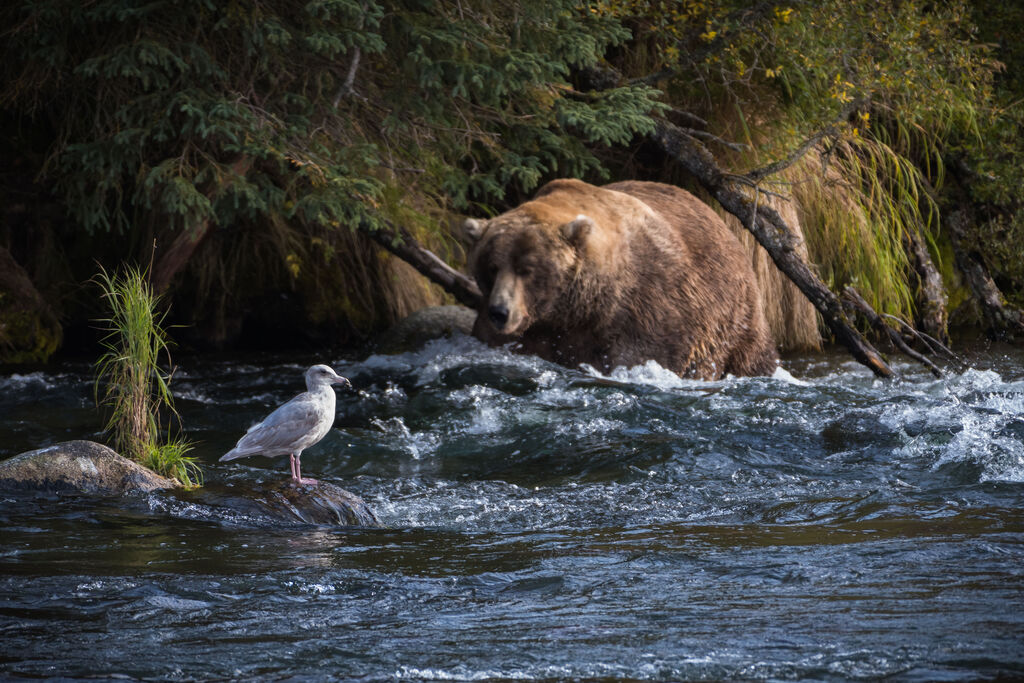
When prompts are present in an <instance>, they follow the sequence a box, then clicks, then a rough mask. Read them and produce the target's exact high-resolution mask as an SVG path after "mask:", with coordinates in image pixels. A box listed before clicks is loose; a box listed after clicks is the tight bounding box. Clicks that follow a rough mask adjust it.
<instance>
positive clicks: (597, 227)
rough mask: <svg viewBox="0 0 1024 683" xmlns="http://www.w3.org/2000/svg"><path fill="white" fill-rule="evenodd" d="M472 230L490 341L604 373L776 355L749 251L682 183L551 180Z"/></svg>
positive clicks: (754, 370)
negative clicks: (598, 184)
mask: <svg viewBox="0 0 1024 683" xmlns="http://www.w3.org/2000/svg"><path fill="white" fill-rule="evenodd" d="M466 229H467V232H468V233H469V234H470V235H471V236H472V237H475V238H476V239H477V243H476V245H475V247H474V249H473V253H472V255H471V258H470V262H471V266H472V268H473V274H474V275H475V277H476V280H477V282H478V283H479V285H480V288H481V290H482V292H483V303H482V305H481V307H480V310H479V311H478V312H477V319H476V324H475V325H474V328H473V333H474V335H476V336H477V337H479V338H480V339H483V340H484V341H486V342H488V343H490V344H504V343H507V342H515V343H516V348H519V349H520V350H522V351H524V352H526V353H533V354H536V355H538V356H540V357H542V358H545V359H547V360H550V361H554V362H556V363H560V364H562V365H568V366H572V367H575V366H578V365H579V364H581V363H586V364H589V365H592V366H594V367H595V368H597V369H599V370H601V371H603V372H607V371H608V370H610V369H611V368H614V367H616V366H625V367H632V366H635V365H639V364H641V363H644V362H646V361H648V360H654V361H657V362H658V363H659V364H661V365H662V366H663V367H666V368H669V369H671V370H673V371H675V372H677V373H679V374H680V375H682V376H684V377H694V378H701V379H717V378H719V377H722V376H723V375H726V374H733V375H765V374H771V373H772V372H773V371H774V369H775V367H776V365H777V360H778V356H777V354H776V351H775V345H774V343H773V341H772V338H771V335H770V333H769V330H768V326H767V324H766V322H765V317H764V313H763V312H762V310H761V303H760V294H759V291H758V285H757V281H756V279H755V277H754V272H753V270H752V268H751V266H750V259H749V257H748V255H747V254H746V252H745V251H744V249H743V247H742V246H741V245H740V243H739V241H738V240H737V239H736V237H735V236H734V235H733V234H732V232H731V231H730V230H729V229H728V228H727V227H726V225H725V223H724V222H723V221H722V219H721V218H719V217H718V216H717V215H716V214H715V212H714V211H712V210H711V208H710V207H708V206H707V205H706V204H704V203H703V202H701V201H700V200H699V199H697V198H696V197H694V196H693V195H692V194H690V193H689V192H686V191H685V190H682V189H680V188H678V187H673V186H671V185H663V184H660V183H650V182H639V181H627V182H620V183H614V184H611V185H605V186H604V187H595V186H593V185H589V184H587V183H584V182H582V181H579V180H570V179H565V180H555V181H553V182H550V183H548V184H547V185H545V186H544V187H542V188H541V189H540V190H539V191H538V192H537V195H536V197H534V198H533V199H532V200H531V201H528V202H526V203H524V204H522V205H520V206H518V207H516V208H515V209H513V210H511V211H509V212H507V213H504V214H501V215H500V216H497V217H495V218H493V219H491V220H488V221H474V220H469V221H467V223H466Z"/></svg>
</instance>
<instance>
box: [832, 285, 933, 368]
mask: <svg viewBox="0 0 1024 683" xmlns="http://www.w3.org/2000/svg"><path fill="white" fill-rule="evenodd" d="M843 294H844V297H845V301H846V303H847V304H848V305H849V306H850V307H851V308H852V309H854V310H856V311H858V312H859V313H860V314H861V315H863V316H864V318H865V319H866V320H867V321H868V324H869V325H871V327H873V328H874V329H875V331H876V332H878V334H880V335H881V336H883V337H885V338H886V339H888V340H889V341H890V342H892V345H893V346H895V347H896V348H897V349H899V350H900V351H901V352H902V353H904V354H906V355H907V356H910V357H911V358H913V359H914V360H916V361H917V362H918V363H920V364H921V365H923V366H925V367H926V368H928V371H929V372H931V373H932V374H933V375H935V376H936V377H938V378H940V379H941V378H942V370H939V368H938V367H937V366H936V365H935V363H933V362H931V361H930V360H928V359H927V358H925V357H924V356H923V355H921V354H920V353H918V352H917V351H915V350H914V349H912V348H910V347H909V346H907V343H906V342H905V341H903V337H901V336H900V333H899V332H897V331H896V330H894V329H893V328H892V327H890V326H889V325H887V324H886V323H885V320H883V319H882V316H880V315H878V313H876V312H875V310H874V309H873V308H871V306H870V305H868V302H867V301H865V300H864V297H862V296H861V295H860V292H858V291H857V290H856V289H854V288H853V287H847V288H846V290H845V291H844V292H843Z"/></svg>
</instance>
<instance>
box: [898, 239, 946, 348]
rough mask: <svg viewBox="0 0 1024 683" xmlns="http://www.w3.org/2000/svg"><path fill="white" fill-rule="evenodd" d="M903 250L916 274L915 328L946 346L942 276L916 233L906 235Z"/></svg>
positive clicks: (922, 240)
mask: <svg viewBox="0 0 1024 683" xmlns="http://www.w3.org/2000/svg"><path fill="white" fill-rule="evenodd" d="M905 246H906V249H907V255H908V256H909V257H910V265H911V267H912V268H913V269H914V273H916V274H917V284H918V287H917V307H918V318H919V320H918V325H919V326H920V328H921V330H922V331H923V332H925V333H926V334H929V335H931V336H932V337H935V338H936V339H938V340H939V341H941V342H942V343H943V344H948V343H949V332H948V324H949V318H948V316H947V314H946V303H947V299H946V289H945V287H943V286H942V275H941V273H939V269H938V268H936V267H935V262H934V261H932V257H931V255H930V254H929V253H928V246H927V245H926V244H925V242H924V239H922V237H921V235H920V233H918V232H912V233H910V234H908V235H907V236H906V238H905Z"/></svg>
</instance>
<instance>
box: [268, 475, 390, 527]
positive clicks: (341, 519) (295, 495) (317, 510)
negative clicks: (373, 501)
mask: <svg viewBox="0 0 1024 683" xmlns="http://www.w3.org/2000/svg"><path fill="white" fill-rule="evenodd" d="M265 491H266V496H265V497H264V498H262V499H261V500H260V501H259V502H260V504H261V505H262V506H263V507H264V509H265V510H266V511H267V512H269V513H271V514H274V515H276V516H278V517H280V518H281V519H283V520H293V521H300V522H305V523H306V524H340V525H342V526H380V522H379V521H378V520H377V516H376V515H375V514H373V511H372V510H371V509H370V508H369V507H368V506H367V505H366V503H364V502H363V499H362V498H360V497H359V496H357V495H355V494H354V493H351V492H349V491H346V490H345V489H343V488H341V487H340V486H336V485H334V484H331V483H330V482H326V481H321V482H320V483H319V484H317V485H316V486H297V485H295V484H294V483H292V481H291V480H285V481H284V482H282V483H280V484H277V485H274V486H268V487H267V488H266V489H265Z"/></svg>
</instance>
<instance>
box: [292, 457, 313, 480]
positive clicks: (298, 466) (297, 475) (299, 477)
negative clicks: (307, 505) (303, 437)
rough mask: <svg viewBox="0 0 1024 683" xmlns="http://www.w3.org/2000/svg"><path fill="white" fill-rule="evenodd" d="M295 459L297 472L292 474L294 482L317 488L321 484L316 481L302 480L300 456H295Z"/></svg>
mask: <svg viewBox="0 0 1024 683" xmlns="http://www.w3.org/2000/svg"><path fill="white" fill-rule="evenodd" d="M292 457H293V458H295V471H294V472H292V481H294V482H295V483H296V484H309V485H310V486H316V485H317V484H319V483H320V482H318V481H317V480H316V479H303V478H302V464H301V463H300V462H299V456H297V455H293V456H292Z"/></svg>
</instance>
